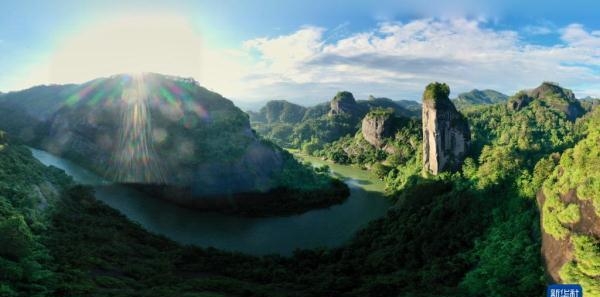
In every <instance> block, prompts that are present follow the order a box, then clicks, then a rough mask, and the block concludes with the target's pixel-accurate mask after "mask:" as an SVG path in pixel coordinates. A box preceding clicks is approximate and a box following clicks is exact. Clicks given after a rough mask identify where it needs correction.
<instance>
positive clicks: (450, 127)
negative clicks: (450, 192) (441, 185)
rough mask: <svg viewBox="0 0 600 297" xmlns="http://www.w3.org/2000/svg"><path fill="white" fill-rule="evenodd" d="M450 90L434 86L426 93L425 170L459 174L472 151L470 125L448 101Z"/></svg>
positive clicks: (445, 87)
mask: <svg viewBox="0 0 600 297" xmlns="http://www.w3.org/2000/svg"><path fill="white" fill-rule="evenodd" d="M449 94H450V88H449V87H448V85H446V84H444V83H437V82H436V83H431V84H429V85H428V86H427V87H426V88H425V92H424V93H423V117H422V119H423V169H424V171H426V172H429V173H431V174H438V173H440V172H443V171H457V170H459V169H460V167H461V165H462V162H463V160H464V158H465V155H466V154H467V151H468V150H469V144H470V141H471V133H470V130H469V124H468V122H467V120H466V119H465V118H464V116H463V115H462V114H460V113H459V112H458V111H457V110H456V108H455V107H454V104H452V102H451V101H450V99H449V98H448V95H449Z"/></svg>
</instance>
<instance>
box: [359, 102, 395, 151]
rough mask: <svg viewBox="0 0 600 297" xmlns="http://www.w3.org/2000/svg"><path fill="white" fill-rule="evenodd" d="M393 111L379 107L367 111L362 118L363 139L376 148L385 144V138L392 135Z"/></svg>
mask: <svg viewBox="0 0 600 297" xmlns="http://www.w3.org/2000/svg"><path fill="white" fill-rule="evenodd" d="M394 129H395V127H394V111H393V110H389V109H379V110H373V111H371V112H369V113H368V114H367V115H366V116H365V117H364V118H363V120H362V125H361V132H362V135H363V137H364V139H365V140H366V141H367V142H368V143H370V144H371V145H373V146H374V147H377V148H383V147H384V146H385V139H386V138H389V137H393V136H394V132H395V131H394Z"/></svg>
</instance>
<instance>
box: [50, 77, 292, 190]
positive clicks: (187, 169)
mask: <svg viewBox="0 0 600 297" xmlns="http://www.w3.org/2000/svg"><path fill="white" fill-rule="evenodd" d="M81 89H82V90H84V91H85V92H79V93H76V94H75V95H73V96H74V97H72V98H71V99H67V100H66V104H65V106H64V107H63V108H61V109H60V110H58V111H57V112H56V113H55V114H54V115H53V116H52V117H51V118H50V119H49V121H48V122H47V128H46V131H45V136H44V137H43V139H42V141H41V146H42V147H43V148H44V149H46V150H47V151H50V152H52V153H54V154H57V155H61V156H65V157H67V158H69V159H72V160H74V161H76V162H78V163H80V164H83V165H85V166H86V167H88V168H91V169H94V171H96V172H98V173H100V174H102V175H103V176H105V177H107V178H109V179H111V180H113V181H115V182H120V183H136V184H163V185H171V186H175V187H189V186H190V185H191V187H192V193H193V194H194V196H204V195H219V194H223V195H226V194H230V193H238V192H252V191H266V190H269V189H272V188H274V187H276V186H277V182H276V178H274V177H276V176H277V175H278V174H279V173H280V172H281V170H282V166H283V161H282V156H281V152H280V151H278V150H276V149H274V148H273V147H271V146H269V145H266V144H264V143H262V142H261V141H260V140H259V139H258V138H257V137H256V136H255V135H254V134H253V133H252V131H251V129H250V124H249V122H248V118H247V116H246V115H245V114H244V113H243V112H242V111H241V110H239V109H238V108H237V107H235V106H234V105H233V103H232V102H231V101H229V100H227V99H225V98H223V97H221V96H220V95H218V94H216V93H213V92H210V91H208V90H206V89H204V88H202V87H200V86H198V85H196V84H195V83H194V82H191V81H186V80H184V79H179V78H171V77H166V76H162V75H157V74H156V75H155V74H145V75H143V76H140V77H132V76H127V75H118V76H114V77H111V78H107V79H99V80H95V81H92V82H90V83H87V84H84V85H83V86H82V87H81ZM249 172H250V174H249Z"/></svg>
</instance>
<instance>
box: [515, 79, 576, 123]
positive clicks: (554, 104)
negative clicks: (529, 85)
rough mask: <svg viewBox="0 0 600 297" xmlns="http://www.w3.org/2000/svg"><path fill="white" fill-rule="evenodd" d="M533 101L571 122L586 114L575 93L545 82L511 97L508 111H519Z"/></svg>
mask: <svg viewBox="0 0 600 297" xmlns="http://www.w3.org/2000/svg"><path fill="white" fill-rule="evenodd" d="M533 101H540V102H542V103H543V105H545V106H548V107H550V108H552V109H554V110H556V111H559V112H562V113H564V114H565V115H566V116H567V118H568V119H570V120H575V119H576V118H578V117H580V116H581V115H583V114H584V113H585V109H584V108H583V107H582V106H581V102H579V100H577V99H576V98H575V94H573V91H571V90H569V89H565V88H563V87H561V86H559V85H558V84H557V83H553V82H543V83H542V84H541V85H540V86H539V87H537V88H535V89H532V90H528V91H520V92H518V93H517V94H515V95H514V96H512V97H510V99H509V101H508V109H509V110H512V111H519V110H521V109H523V108H525V107H527V106H528V105H529V104H530V103H531V102H533Z"/></svg>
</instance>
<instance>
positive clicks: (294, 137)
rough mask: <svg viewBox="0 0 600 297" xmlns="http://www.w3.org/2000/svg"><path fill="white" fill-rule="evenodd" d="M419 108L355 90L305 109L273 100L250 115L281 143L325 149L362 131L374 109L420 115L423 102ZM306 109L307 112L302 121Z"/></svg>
mask: <svg viewBox="0 0 600 297" xmlns="http://www.w3.org/2000/svg"><path fill="white" fill-rule="evenodd" d="M411 106H412V108H413V109H414V108H415V106H414V105H411ZM417 107H418V108H417V109H418V112H417V111H415V110H408V109H406V108H404V107H403V106H402V105H401V104H398V103H396V102H394V101H392V100H390V99H387V98H375V97H373V96H370V97H369V99H368V100H356V99H355V98H354V95H353V94H352V93H350V92H347V91H342V92H338V93H337V94H336V95H335V96H334V97H333V98H332V99H331V100H330V101H329V103H322V104H318V105H315V106H311V107H306V108H305V107H302V106H299V105H296V104H293V103H289V102H286V101H271V102H269V103H267V105H265V106H264V107H263V109H261V111H260V112H258V113H254V112H249V115H250V119H251V122H252V128H253V129H254V130H256V131H257V132H258V133H259V134H260V135H263V136H264V137H266V138H268V139H270V140H272V141H274V142H275V143H277V144H279V145H281V146H285V147H291V148H302V147H303V146H305V145H310V146H316V147H318V148H321V147H322V146H323V145H324V144H325V143H328V142H332V141H335V140H337V139H340V138H341V137H343V136H346V135H353V134H355V133H356V132H357V131H359V130H360V122H361V120H362V119H363V117H364V116H365V115H366V114H367V113H368V112H369V111H370V110H373V109H381V108H383V109H391V110H393V112H394V113H395V115H396V116H401V117H411V118H417V117H418V115H417V114H420V105H418V104H417ZM302 112H304V115H303V116H302V117H301V120H300V121H298V118H300V114H301V113H302Z"/></svg>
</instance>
